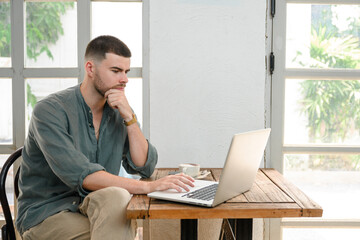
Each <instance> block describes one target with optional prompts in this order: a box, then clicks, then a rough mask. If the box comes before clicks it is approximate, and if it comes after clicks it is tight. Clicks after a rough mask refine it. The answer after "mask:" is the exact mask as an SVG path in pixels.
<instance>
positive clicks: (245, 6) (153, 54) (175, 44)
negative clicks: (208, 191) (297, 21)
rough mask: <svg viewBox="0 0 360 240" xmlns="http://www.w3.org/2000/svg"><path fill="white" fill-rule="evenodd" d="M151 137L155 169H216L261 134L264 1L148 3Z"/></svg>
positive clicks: (160, 0)
mask: <svg viewBox="0 0 360 240" xmlns="http://www.w3.org/2000/svg"><path fill="white" fill-rule="evenodd" d="M149 18H150V19H149V21H150V22H149V26H150V42H149V47H150V63H149V64H150V138H151V142H152V143H153V144H154V145H155V146H156V147H157V150H158V152H159V163H158V165H157V166H158V167H177V166H178V164H179V163H182V162H197V163H200V164H201V166H204V167H222V164H223V161H224V160H225V156H226V152H227V150H228V146H229V144H230V141H231V137H232V135H233V134H234V133H237V132H242V131H249V130H254V129H258V128H263V127H264V120H265V119H264V116H265V113H264V112H265V101H264V99H265V30H266V25H265V19H266V1H263V0H253V1H238V0H227V1H218V0H157V1H150V14H149Z"/></svg>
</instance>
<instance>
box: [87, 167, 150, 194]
mask: <svg viewBox="0 0 360 240" xmlns="http://www.w3.org/2000/svg"><path fill="white" fill-rule="evenodd" d="M106 187H121V188H124V189H126V190H128V192H129V193H131V194H145V193H149V192H150V191H151V187H150V184H149V182H145V181H139V180H135V179H131V178H124V177H120V176H116V175H113V174H111V173H108V172H105V171H97V172H94V173H92V174H90V175H88V176H87V177H85V179H84V181H83V188H85V189H87V190H89V191H96V190H99V189H103V188H106Z"/></svg>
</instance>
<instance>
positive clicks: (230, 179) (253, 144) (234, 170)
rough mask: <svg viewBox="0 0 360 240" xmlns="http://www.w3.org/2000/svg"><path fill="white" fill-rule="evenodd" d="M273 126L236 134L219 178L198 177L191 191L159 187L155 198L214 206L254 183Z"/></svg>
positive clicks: (154, 194)
mask: <svg viewBox="0 0 360 240" xmlns="http://www.w3.org/2000/svg"><path fill="white" fill-rule="evenodd" d="M270 131H271V129H270V128H267V129H261V130H256V131H251V132H245V133H239V134H235V135H234V136H233V138H232V141H231V144H230V147H229V151H228V153H227V157H226V160H225V163H224V167H223V170H222V173H221V176H220V180H219V182H212V181H205V180H195V183H194V184H195V187H192V188H191V189H190V191H189V192H185V191H184V192H181V193H179V192H177V191H176V190H174V189H170V190H166V191H156V192H152V193H149V194H148V196H149V197H152V198H156V199H162V200H168V201H175V202H182V203H188V204H194V205H200V206H206V207H215V206H216V205H219V204H220V203H223V202H225V201H227V200H229V199H231V198H233V197H235V196H237V195H239V194H241V193H244V192H246V191H248V190H250V188H251V187H252V185H253V183H254V181H255V177H256V173H257V171H258V169H259V166H260V162H261V159H262V156H263V153H264V150H265V147H266V144H267V141H268V138H269V135H270Z"/></svg>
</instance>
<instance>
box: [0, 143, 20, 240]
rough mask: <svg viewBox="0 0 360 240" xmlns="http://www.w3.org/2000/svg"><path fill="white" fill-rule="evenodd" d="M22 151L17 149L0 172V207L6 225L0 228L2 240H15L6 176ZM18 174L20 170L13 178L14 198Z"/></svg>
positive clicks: (17, 189) (16, 190)
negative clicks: (7, 195)
mask: <svg viewBox="0 0 360 240" xmlns="http://www.w3.org/2000/svg"><path fill="white" fill-rule="evenodd" d="M22 149H23V148H22V147H21V148H19V149H17V150H16V151H15V152H14V153H13V154H11V155H10V157H9V158H8V159H7V160H6V162H5V163H4V166H3V167H2V169H1V172H0V202H1V207H2V209H3V212H4V217H5V222H6V224H5V225H3V226H2V227H1V235H2V239H6V240H12V239H14V240H15V239H16V238H15V228H14V223H13V219H12V216H11V211H10V207H9V202H8V200H7V197H6V189H5V183H6V176H7V174H8V171H9V169H10V167H11V166H12V165H13V163H14V162H15V161H16V160H17V159H18V158H19V157H20V156H21V153H22ZM19 172H20V169H18V171H17V172H16V174H15V177H14V192H15V196H16V198H17V197H18V195H19V187H18V180H19Z"/></svg>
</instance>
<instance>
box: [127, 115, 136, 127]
mask: <svg viewBox="0 0 360 240" xmlns="http://www.w3.org/2000/svg"><path fill="white" fill-rule="evenodd" d="M136 122H137V119H136V116H135V114H132V119H131V120H130V121H128V122H126V121H125V120H124V124H125V126H130V125H131V124H133V123H136Z"/></svg>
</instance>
